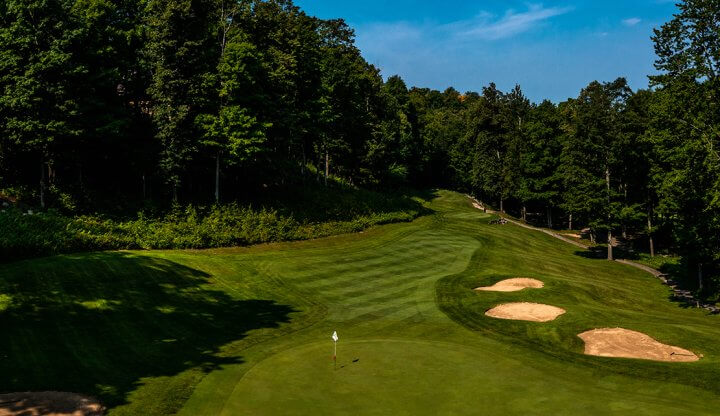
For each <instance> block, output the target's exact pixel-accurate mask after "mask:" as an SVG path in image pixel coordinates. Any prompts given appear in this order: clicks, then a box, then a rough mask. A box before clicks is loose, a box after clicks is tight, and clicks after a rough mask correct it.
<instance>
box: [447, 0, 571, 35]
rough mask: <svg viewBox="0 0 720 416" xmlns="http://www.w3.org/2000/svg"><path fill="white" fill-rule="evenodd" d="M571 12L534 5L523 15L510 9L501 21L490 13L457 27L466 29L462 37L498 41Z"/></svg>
mask: <svg viewBox="0 0 720 416" xmlns="http://www.w3.org/2000/svg"><path fill="white" fill-rule="evenodd" d="M570 10H571V8H569V7H550V8H545V7H543V6H542V5H541V4H532V5H530V6H529V7H528V10H527V11H525V12H521V13H518V12H516V11H515V10H512V9H510V10H508V11H507V12H505V15H504V16H503V17H502V18H500V19H496V18H495V17H494V16H492V15H490V14H489V13H481V14H480V15H479V16H478V17H476V18H475V19H473V20H469V21H465V22H458V23H456V24H455V25H458V26H465V27H466V29H465V30H462V31H460V32H459V33H458V34H459V35H461V36H466V37H474V38H480V39H486V40H497V39H503V38H508V37H512V36H515V35H518V34H520V33H523V32H527V31H528V30H530V29H532V28H534V27H535V26H537V25H538V24H540V23H542V22H544V21H546V20H548V19H550V18H552V17H555V16H560V15H563V14H565V13H568V12H569V11H570Z"/></svg>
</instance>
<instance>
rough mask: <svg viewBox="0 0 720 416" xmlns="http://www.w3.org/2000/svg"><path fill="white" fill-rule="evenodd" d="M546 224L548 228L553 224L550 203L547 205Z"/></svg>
mask: <svg viewBox="0 0 720 416" xmlns="http://www.w3.org/2000/svg"><path fill="white" fill-rule="evenodd" d="M547 226H548V228H552V226H553V221H552V207H551V206H550V205H548V206H547Z"/></svg>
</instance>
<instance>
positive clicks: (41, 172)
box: [40, 158, 45, 209]
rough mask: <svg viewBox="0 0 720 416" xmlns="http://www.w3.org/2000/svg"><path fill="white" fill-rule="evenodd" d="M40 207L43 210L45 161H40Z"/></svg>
mask: <svg viewBox="0 0 720 416" xmlns="http://www.w3.org/2000/svg"><path fill="white" fill-rule="evenodd" d="M40 206H41V207H42V208H43V209H45V160H44V158H42V159H40Z"/></svg>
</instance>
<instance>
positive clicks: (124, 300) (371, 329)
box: [0, 192, 720, 415]
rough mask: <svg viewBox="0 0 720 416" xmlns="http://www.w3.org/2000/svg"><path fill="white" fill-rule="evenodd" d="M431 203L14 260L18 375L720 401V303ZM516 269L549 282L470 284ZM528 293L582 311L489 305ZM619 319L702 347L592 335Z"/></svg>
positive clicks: (117, 383) (76, 381)
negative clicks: (518, 316) (386, 212)
mask: <svg viewBox="0 0 720 416" xmlns="http://www.w3.org/2000/svg"><path fill="white" fill-rule="evenodd" d="M431 208H432V209H434V210H435V212H436V213H435V214H434V215H432V216H427V217H423V218H420V219H418V220H415V221H414V222H412V223H409V224H392V225H386V226H382V227H376V228H372V229H370V230H367V231H365V232H364V233H362V234H353V235H343V236H336V237H330V238H326V239H321V240H314V241H303V242H295V243H276V244H269V245H262V246H254V247H248V248H234V249H214V250H201V251H172V252H170V251H168V252H109V253H102V254H92V253H91V254H80V255H73V256H67V255H66V256H58V257H53V258H46V259H39V260H32V261H24V262H17V263H13V264H7V265H0V293H1V294H2V295H3V297H0V299H2V300H0V328H3V331H4V332H3V335H4V336H3V340H4V341H3V342H2V343H0V374H3V377H1V378H0V392H6V391H17V390H71V391H76V392H79V393H84V394H90V395H96V396H99V397H100V398H101V399H102V400H103V401H104V402H105V403H107V404H108V405H109V406H110V408H111V409H110V414H111V415H121V414H122V415H137V414H142V415H156V414H157V415H160V414H173V413H175V412H179V413H180V414H181V415H242V414H249V415H250V414H252V415H257V414H313V415H316V414H351V413H352V414H413V415H417V414H428V415H430V414H432V415H435V414H473V413H478V412H480V411H481V412H482V414H484V415H508V414H523V415H529V414H553V415H578V414H593V415H605V414H607V415H617V414H632V415H684V414H687V415H691V414H692V415H710V414H714V413H715V412H716V409H717V408H718V406H719V405H720V399H719V398H718V397H719V395H718V393H720V391H719V389H718V387H717V385H718V383H717V382H718V381H720V370H718V368H720V367H719V366H718V364H719V362H720V345H718V343H717V340H718V339H720V325H718V324H719V323H720V320H719V319H720V318H719V317H717V316H707V315H705V314H704V313H703V312H701V311H697V310H692V309H683V308H681V307H680V306H679V305H678V304H675V303H672V302H671V301H669V300H668V296H669V294H670V293H669V290H668V289H667V288H666V287H664V286H662V284H661V283H660V282H659V281H657V280H656V279H654V278H653V277H652V276H650V275H649V274H646V273H644V272H642V271H639V270H636V269H634V268H631V267H629V266H623V265H620V264H615V263H609V262H607V261H604V260H595V259H590V258H586V257H584V256H582V255H578V253H576V250H578V249H577V248H575V247H573V246H570V245H567V244H565V243H563V242H561V241H558V240H556V239H554V238H552V237H550V236H547V235H544V234H542V233H537V232H533V231H530V230H525V229H522V228H520V227H516V226H514V225H511V224H508V225H505V226H490V225H488V224H487V221H488V219H489V218H488V217H486V216H484V215H483V214H482V213H480V212H478V211H476V210H474V209H473V208H472V207H471V205H470V203H469V201H467V200H466V199H465V198H464V197H463V196H461V195H458V194H454V193H449V192H440V193H439V195H438V198H436V199H435V200H434V201H433V203H432V205H431ZM515 276H527V277H534V278H537V279H540V280H542V281H544V282H545V288H544V289H539V290H534V291H522V292H517V293H477V292H474V291H473V290H472V289H473V288H474V287H478V286H487V285H491V284H493V283H495V282H496V281H499V280H502V279H505V278H508V277H515ZM512 301H529V302H539V303H547V304H551V305H556V306H559V307H562V308H564V309H566V310H567V311H568V312H567V313H566V314H565V315H563V316H561V317H560V318H559V319H557V320H556V321H553V322H549V323H532V322H514V321H505V320H495V319H492V318H488V317H485V316H484V311H485V310H486V309H488V308H489V307H491V306H493V305H495V304H497V303H505V302H512ZM3 305H4V306H3ZM3 308H4V309H3ZM615 326H623V327H626V328H628V329H633V330H638V331H642V332H645V333H647V334H649V335H651V336H653V337H654V338H656V339H658V340H659V341H662V342H665V343H668V344H671V345H678V346H680V347H684V348H687V349H690V350H692V351H694V352H696V353H698V354H704V358H703V359H701V360H700V361H698V362H695V363H655V362H649V361H640V360H627V359H619V360H615V359H608V358H598V357H588V356H585V355H583V354H582V353H581V351H582V342H581V340H580V339H579V338H578V337H577V333H580V332H583V331H584V330H587V329H592V328H596V327H615ZM333 330H337V331H338V333H339V335H340V342H339V344H338V362H337V368H334V367H333V362H332V360H331V356H332V341H331V340H330V335H331V334H332V331H333Z"/></svg>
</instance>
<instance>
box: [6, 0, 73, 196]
mask: <svg viewBox="0 0 720 416" xmlns="http://www.w3.org/2000/svg"><path fill="white" fill-rule="evenodd" d="M1 7H2V8H0V13H1V15H0V21H1V22H2V24H0V56H2V59H1V60H0V115H2V117H1V118H0V123H1V125H0V129H1V130H2V136H3V138H4V140H6V141H7V142H9V144H10V145H12V146H16V147H17V148H18V149H19V150H20V151H22V152H24V153H29V154H32V155H34V156H33V157H34V158H35V160H36V161H37V162H36V163H37V165H36V166H38V167H39V170H36V172H39V174H40V175H39V176H40V181H39V183H40V186H39V196H40V198H39V199H40V205H41V206H42V207H43V208H44V207H45V206H46V197H45V192H46V189H47V179H48V176H49V177H50V178H52V177H53V176H54V174H53V161H54V157H55V154H56V147H57V146H58V145H59V144H60V143H62V142H63V141H66V140H70V139H72V138H73V137H77V136H79V135H80V134H81V133H82V131H81V129H80V126H79V124H78V121H79V119H80V112H79V105H78V92H79V85H80V79H81V77H82V76H83V75H84V74H85V73H86V71H87V70H86V68H85V67H83V66H82V65H80V64H79V63H78V62H77V60H76V59H75V56H74V54H73V51H74V50H77V46H79V45H78V44H77V42H78V41H79V40H80V38H81V34H82V31H81V29H80V28H79V25H78V23H77V21H76V19H75V18H74V16H73V15H72V14H71V13H70V8H71V3H70V2H68V1H62V0H47V1H36V0H8V1H7V2H5V3H4V4H3V6H1Z"/></svg>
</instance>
